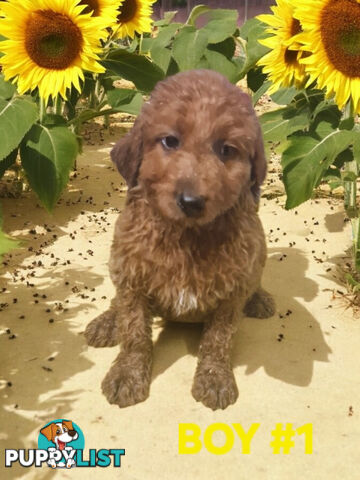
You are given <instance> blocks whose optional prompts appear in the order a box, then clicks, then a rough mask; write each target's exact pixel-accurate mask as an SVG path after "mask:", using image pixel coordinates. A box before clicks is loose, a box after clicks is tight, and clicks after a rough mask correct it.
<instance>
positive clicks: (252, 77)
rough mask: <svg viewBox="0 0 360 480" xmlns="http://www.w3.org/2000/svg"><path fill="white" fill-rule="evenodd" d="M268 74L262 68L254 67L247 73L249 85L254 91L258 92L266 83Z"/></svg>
mask: <svg viewBox="0 0 360 480" xmlns="http://www.w3.org/2000/svg"><path fill="white" fill-rule="evenodd" d="M266 78H267V77H266V75H265V74H264V73H263V71H262V69H261V68H253V69H251V70H250V71H249V72H248V74H247V86H248V87H249V88H250V89H251V90H252V91H253V92H257V91H258V90H259V88H261V86H262V85H263V84H264V81H265V80H266Z"/></svg>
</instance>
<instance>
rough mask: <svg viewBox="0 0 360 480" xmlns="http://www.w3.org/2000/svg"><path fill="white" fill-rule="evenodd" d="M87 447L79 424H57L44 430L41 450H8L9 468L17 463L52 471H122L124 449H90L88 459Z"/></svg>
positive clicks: (39, 444) (40, 443) (6, 460)
mask: <svg viewBox="0 0 360 480" xmlns="http://www.w3.org/2000/svg"><path fill="white" fill-rule="evenodd" d="M84 447H85V437H84V434H83V432H82V431H81V429H80V427H79V426H78V425H76V423H74V422H72V421H71V420H65V419H57V420H53V421H51V422H49V423H47V424H46V425H44V426H43V427H42V428H41V429H40V432H39V437H38V448H37V449H27V450H25V449H20V450H14V449H6V450H5V467H7V468H11V467H12V466H13V465H14V464H15V463H18V464H20V465H21V466H22V467H32V466H35V467H42V465H43V464H44V463H45V464H47V465H48V466H49V467H50V468H73V467H103V468H104V467H109V466H111V465H112V466H114V467H121V457H122V456H123V455H125V450H124V449H123V448H121V449H105V448H102V449H100V450H95V449H90V450H89V452H88V456H87V458H86V456H85V455H84Z"/></svg>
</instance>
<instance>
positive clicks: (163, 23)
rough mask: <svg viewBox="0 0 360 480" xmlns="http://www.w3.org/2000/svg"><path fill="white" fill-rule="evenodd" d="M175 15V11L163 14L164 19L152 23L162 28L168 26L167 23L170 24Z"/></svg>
mask: <svg viewBox="0 0 360 480" xmlns="http://www.w3.org/2000/svg"><path fill="white" fill-rule="evenodd" d="M176 14H177V10H176V11H173V12H165V13H164V18H162V19H161V20H158V21H157V22H154V26H155V27H163V26H166V25H169V23H171V21H172V20H173V18H174V17H175V15H176Z"/></svg>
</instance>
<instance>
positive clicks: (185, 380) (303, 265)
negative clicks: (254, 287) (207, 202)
mask: <svg viewBox="0 0 360 480" xmlns="http://www.w3.org/2000/svg"><path fill="white" fill-rule="evenodd" d="M113 133H114V134H115V136H116V135H118V130H114V129H113ZM115 136H110V137H108V136H105V137H104V138H103V139H102V141H101V142H100V143H101V145H100V146H98V145H88V146H86V147H85V151H84V154H83V155H82V156H81V157H80V159H79V162H78V165H79V169H78V172H77V175H76V176H75V177H74V178H72V181H71V183H70V186H69V188H68V191H67V192H66V193H65V195H64V196H63V199H62V201H61V205H60V206H59V207H58V208H57V209H56V210H55V212H54V215H53V216H50V215H48V214H47V213H46V212H45V211H44V210H43V209H41V208H39V207H38V205H37V201H36V199H35V197H34V196H33V195H32V194H30V193H29V194H24V195H23V196H22V197H21V198H19V199H17V200H14V199H8V200H4V201H3V210H4V213H5V225H6V229H7V231H8V232H11V233H12V234H14V235H16V236H19V237H21V238H22V239H24V248H22V249H19V250H16V251H14V252H13V253H12V254H11V256H8V257H6V263H7V266H6V268H5V269H4V270H3V272H2V276H1V277H0V292H1V291H2V293H1V300H0V302H1V306H0V309H1V311H0V365H1V380H0V382H1V383H0V398H1V410H0V444H1V449H4V448H36V446H37V443H36V442H37V436H38V433H39V429H40V428H41V427H42V426H43V425H44V424H45V423H47V422H48V421H50V420H53V419H57V418H68V419H71V420H73V421H74V422H76V423H77V424H78V425H79V426H80V427H81V428H82V430H83V432H84V434H85V441H86V444H85V448H86V449H89V448H97V449H100V448H125V449H126V455H125V457H124V459H123V466H122V468H121V469H120V471H119V470H116V469H111V468H108V469H100V468H97V469H91V470H90V471H89V470H88V469H87V468H78V469H75V470H71V471H56V472H53V471H50V470H49V469H48V468H45V467H44V468H42V469H41V470H40V469H36V470H35V469H33V468H30V469H20V468H13V469H11V470H10V469H7V470H6V471H5V472H4V474H3V473H2V474H1V478H20V477H21V478H26V479H33V478H34V479H46V478H50V477H51V478H53V477H56V478H69V479H70V478H89V474H91V476H92V477H94V478H109V479H112V478H122V479H124V480H128V479H139V480H140V479H141V480H153V479H154V480H155V479H156V480H157V479H165V478H166V479H169V480H175V479H176V480H177V479H180V478H181V479H182V480H187V479H189V480H192V479H205V478H206V479H207V480H213V479H214V480H218V479H219V478H222V477H225V478H227V479H229V480H231V479H237V480H242V479H245V478H254V479H256V480H261V479H271V480H272V479H287V478H291V479H298V478H303V477H306V478H307V479H314V480H315V479H316V480H322V479H338V478H340V476H341V478H342V479H343V480H353V479H354V478H356V476H357V475H358V472H357V465H358V463H359V460H360V452H359V448H358V441H359V435H360V423H359V418H360V404H359V387H360V385H359V383H360V372H359V368H358V364H359V361H360V349H359V343H360V323H359V321H358V320H356V319H354V318H353V315H352V312H351V309H346V306H347V303H346V302H345V301H343V300H341V297H342V296H343V293H344V292H345V290H344V288H342V287H341V285H340V284H339V283H338V281H337V279H336V278H334V275H335V265H336V263H337V261H338V260H339V258H340V257H342V256H343V252H344V250H345V248H346V247H348V246H349V244H350V228H349V225H348V224H347V223H344V220H343V213H342V207H341V202H337V201H330V200H328V199H320V200H316V201H310V202H307V203H306V204H305V205H303V206H302V207H300V208H298V209H296V210H295V211H290V212H286V211H285V210H284V208H283V204H284V197H283V196H279V197H276V198H273V199H271V200H268V199H267V198H268V197H269V195H268V194H269V193H270V197H271V196H272V194H273V193H274V181H271V180H272V179H274V177H273V176H271V175H270V177H269V179H268V185H267V186H266V188H265V194H266V195H265V197H263V199H262V205H261V218H262V220H263V223H264V227H265V230H266V233H267V238H268V247H269V260H268V263H267V267H266V274H265V282H264V284H265V288H267V289H268V290H269V291H271V292H272V293H273V294H274V297H275V299H276V302H277V312H276V315H275V316H274V317H273V318H271V319H269V320H254V319H248V318H244V319H242V320H241V321H240V322H239V331H238V334H237V336H236V342H235V347H234V365H235V375H236V378H237V382H238V386H239V391H240V396H239V399H238V401H237V403H236V404H235V405H234V406H232V407H230V408H228V409H227V410H225V411H224V412H222V411H220V412H212V411H210V410H207V409H206V408H204V407H203V406H201V405H199V404H197V403H196V402H195V401H194V400H193V398H192V397H191V394H190V388H191V381H192V376H193V373H194V369H195V365H196V350H197V345H198V341H199V335H200V331H199V329H198V328H194V327H190V326H179V325H175V326H174V325H173V326H169V327H167V328H166V329H165V330H162V328H160V327H156V328H155V329H154V340H155V360H154V372H153V381H152V387H151V396H150V398H149V399H148V400H147V401H146V402H144V403H142V404H139V405H137V406H135V407H131V408H128V409H125V410H120V409H118V408H117V407H114V406H110V405H109V404H108V403H107V402H106V401H105V398H104V397H103V396H102V394H101V391H100V382H101V380H102V378H103V376H104V375H105V373H106V371H107V370H108V368H109V366H110V364H111V362H112V360H113V359H114V358H115V356H116V354H117V348H109V349H102V350H101V349H100V350H95V349H93V348H89V347H87V345H86V344H85V341H84V338H83V336H82V332H83V330H84V328H85V326H86V324H87V323H88V322H89V321H90V320H91V319H92V318H93V317H95V316H96V315H98V314H99V313H101V312H102V311H104V310H105V309H106V308H107V306H108V305H109V302H110V299H111V297H112V294H113V286H112V284H111V282H110V280H109V277H108V270H107V261H108V254H109V247H110V243H111V239H112V231H113V225H114V222H115V219H116V217H117V215H118V211H119V210H120V211H121V209H122V208H123V204H124V194H125V193H124V188H123V185H121V179H120V177H119V175H118V174H117V173H116V172H115V171H114V169H113V167H112V165H111V164H110V160H109V155H108V152H109V150H110V147H111V143H110V142H114V140H115ZM99 139H100V137H99ZM270 170H271V165H270ZM273 175H275V176H276V175H278V172H276V170H274V172H273ZM275 183H276V182H275ZM278 185H279V183H277V185H276V189H277V191H278ZM333 292H335V295H336V297H338V298H336V299H334V298H333V297H334V293H333ZM339 292H342V293H339ZM184 422H192V423H197V424H198V425H200V426H201V428H202V429H203V430H204V429H205V428H206V427H207V426H208V425H210V424H212V423H215V422H222V423H227V424H232V423H241V424H242V425H243V427H244V429H245V430H247V429H248V428H249V427H250V425H251V424H252V423H253V422H257V423H260V427H259V430H258V432H257V434H256V435H255V437H254V440H253V442H252V444H251V454H250V455H243V454H242V453H241V443H240V440H239V439H238V438H237V439H235V443H234V447H233V449H232V450H231V451H230V452H229V453H228V454H226V455H224V456H217V455H213V454H210V453H208V452H207V451H206V450H205V449H204V448H203V449H202V451H201V452H200V453H199V454H196V455H179V454H178V425H179V423H184ZM279 422H281V423H288V422H290V423H293V425H294V427H296V428H297V427H300V426H302V425H304V424H307V423H312V424H313V430H314V434H313V435H314V453H313V454H312V455H305V454H304V439H303V436H297V437H296V439H295V440H296V441H295V447H294V448H293V450H292V451H291V453H290V454H289V455H282V454H280V455H274V454H273V453H272V450H271V447H270V441H271V434H270V431H271V430H272V429H274V428H275V424H276V423H279ZM216 441H217V442H220V443H219V444H221V443H222V442H223V439H222V437H218V439H216V437H215V436H214V442H215V443H216ZM2 458H3V457H2ZM1 461H3V460H1Z"/></svg>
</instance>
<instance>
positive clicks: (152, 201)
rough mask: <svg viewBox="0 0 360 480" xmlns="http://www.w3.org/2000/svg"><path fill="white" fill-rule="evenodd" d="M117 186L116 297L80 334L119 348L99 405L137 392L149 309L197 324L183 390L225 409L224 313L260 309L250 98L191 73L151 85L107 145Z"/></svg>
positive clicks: (268, 305) (228, 328)
mask: <svg viewBox="0 0 360 480" xmlns="http://www.w3.org/2000/svg"><path fill="white" fill-rule="evenodd" d="M111 156H112V159H113V161H114V162H115V163H116V165H117V167H118V169H119V171H120V173H121V175H122V176H123V177H124V179H125V180H126V182H127V184H128V188H129V189H128V196H127V202H126V208H125V210H124V212H123V213H122V214H121V215H120V216H119V219H118V221H117V223H116V227H115V235H114V241H113V245H112V249H111V259H110V273H111V278H112V281H113V283H114V285H115V287H116V296H115V298H114V299H113V301H112V304H111V307H110V309H109V310H108V311H107V312H105V313H104V314H102V315H100V317H98V318H96V319H95V320H93V321H92V322H91V323H90V324H89V325H88V327H87V329H86V332H85V336H86V339H87V342H88V344H89V345H92V346H94V347H103V346H112V345H115V344H117V343H120V344H121V352H120V354H119V355H118V357H117V359H116V360H115V362H114V364H113V366H112V367H111V369H110V371H109V372H108V374H107V375H106V377H105V379H104V380H103V383H102V389H103V392H104V394H105V396H106V397H107V399H108V401H109V402H110V403H115V404H117V405H119V406H120V407H126V406H128V405H133V404H135V403H137V402H141V401H143V400H145V399H146V398H147V397H148V395H149V387H150V377H151V365H152V339H151V333H152V329H151V325H152V317H153V316H161V317H163V318H164V319H166V320H173V321H181V322H199V321H200V322H204V327H203V334H202V337H201V342H200V348H199V359H198V365H197V369H196V373H195V378H194V382H193V387H192V394H193V396H194V398H195V399H196V400H197V401H201V402H203V404H204V405H206V406H208V407H210V408H212V409H217V408H222V409H224V408H226V407H227V406H228V405H230V404H232V403H234V402H235V400H236V398H237V396H238V389H237V386H236V382H235V378H234V374H233V371H232V367H231V362H230V353H231V343H232V336H233V334H234V331H235V325H236V319H237V318H238V317H239V316H240V314H241V312H242V311H243V310H244V311H245V313H247V314H248V315H251V316H254V317H261V318H265V317H269V316H271V315H272V314H273V313H274V303H273V300H272V298H271V297H270V295H269V294H268V293H266V292H265V291H264V290H262V289H261V287H260V280H261V275H262V271H263V267H264V264H265V260H266V245H265V238H264V232H263V229H262V226H261V223H260V220H259V218H258V215H257V206H258V201H259V192H260V185H261V183H262V182H263V180H264V178H265V173H266V161H265V156H264V148H263V142H262V137H261V130H260V126H259V123H258V121H257V118H256V116H255V113H254V110H253V108H252V105H251V101H250V99H249V97H248V95H246V94H245V93H243V92H242V91H241V90H240V89H239V88H237V87H236V86H234V85H232V84H231V83H229V82H228V80H226V79H225V78H224V77H223V76H222V75H220V74H218V73H215V72H212V71H209V70H194V71H188V72H185V73H180V74H177V75H175V76H172V77H170V78H168V79H166V80H165V81H162V82H160V83H159V84H158V85H157V86H156V88H155V90H154V92H153V93H152V95H151V98H150V100H149V101H148V102H146V104H145V105H144V107H143V109H142V112H141V114H140V115H139V117H138V118H137V120H136V122H135V124H134V127H133V129H132V130H131V131H130V133H129V134H128V135H126V136H125V137H124V138H122V139H121V140H120V141H119V142H118V143H117V144H116V146H115V147H114V148H113V150H112V152H111Z"/></svg>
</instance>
